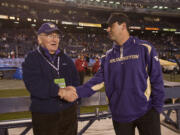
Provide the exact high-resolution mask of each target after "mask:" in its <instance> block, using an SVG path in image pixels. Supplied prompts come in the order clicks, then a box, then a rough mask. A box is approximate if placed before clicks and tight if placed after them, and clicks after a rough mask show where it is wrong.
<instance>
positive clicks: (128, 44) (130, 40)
mask: <svg viewBox="0 0 180 135" xmlns="http://www.w3.org/2000/svg"><path fill="white" fill-rule="evenodd" d="M133 40H134V38H133V37H132V36H130V37H129V39H128V40H127V41H126V42H125V43H124V44H123V45H122V46H120V45H118V44H117V43H116V42H113V49H115V50H116V49H120V48H121V47H123V48H127V47H130V46H132V45H133V44H134V42H133Z"/></svg>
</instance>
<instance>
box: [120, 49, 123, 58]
mask: <svg viewBox="0 0 180 135" xmlns="http://www.w3.org/2000/svg"><path fill="white" fill-rule="evenodd" d="M122 57H123V47H120V58H122Z"/></svg>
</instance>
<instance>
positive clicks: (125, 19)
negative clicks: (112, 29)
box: [106, 13, 130, 26]
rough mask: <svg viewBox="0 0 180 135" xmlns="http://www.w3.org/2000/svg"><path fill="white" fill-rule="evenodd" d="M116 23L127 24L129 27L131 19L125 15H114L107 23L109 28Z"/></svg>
mask: <svg viewBox="0 0 180 135" xmlns="http://www.w3.org/2000/svg"><path fill="white" fill-rule="evenodd" d="M115 22H118V23H119V24H121V23H123V22H125V23H126V24H127V25H129V23H130V20H129V17H128V16H127V15H126V14H124V13H112V14H111V15H110V17H109V18H108V20H107V22H106V23H107V24H108V26H111V25H112V24H113V23H115Z"/></svg>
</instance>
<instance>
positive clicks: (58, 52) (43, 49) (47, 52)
mask: <svg viewBox="0 0 180 135" xmlns="http://www.w3.org/2000/svg"><path fill="white" fill-rule="evenodd" d="M39 50H40V51H41V52H42V54H43V55H44V56H45V57H46V58H47V59H48V60H50V61H52V62H54V61H55V59H56V58H57V57H58V56H60V53H61V51H60V50H59V49H58V50H56V52H55V54H53V55H51V54H50V53H49V51H48V50H47V49H46V48H44V47H42V46H39Z"/></svg>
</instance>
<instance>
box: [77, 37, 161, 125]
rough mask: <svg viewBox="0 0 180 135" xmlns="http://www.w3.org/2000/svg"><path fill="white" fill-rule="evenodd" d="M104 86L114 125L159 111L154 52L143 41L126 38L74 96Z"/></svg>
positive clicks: (104, 59)
mask: <svg viewBox="0 0 180 135" xmlns="http://www.w3.org/2000/svg"><path fill="white" fill-rule="evenodd" d="M104 85H105V88H106V89H105V90H106V95H107V97H108V100H109V106H110V109H111V112H112V118H113V120H115V121H118V122H131V121H133V120H136V119H138V118H139V117H141V116H143V115H144V114H145V113H146V112H147V111H148V110H149V109H151V108H154V109H156V111H157V112H161V111H162V106H163V101H164V85H163V79H162V72H161V66H160V63H159V60H158V57H157V54H156V51H155V48H154V47H153V46H152V45H151V44H150V43H148V42H147V41H143V40H139V39H138V38H134V37H130V38H129V39H128V40H127V41H126V42H125V43H124V44H123V46H122V47H120V45H117V44H115V45H114V46H113V48H112V49H111V50H109V51H108V52H107V53H106V56H105V57H103V58H102V63H101V68H100V70H99V71H98V72H97V73H96V74H95V76H94V77H93V78H92V79H91V80H89V81H88V82H87V83H86V84H84V85H83V86H79V87H77V93H78V96H79V97H87V96H90V95H92V94H93V93H95V92H96V91H97V90H100V89H101V88H102V87H103V86H104Z"/></svg>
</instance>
